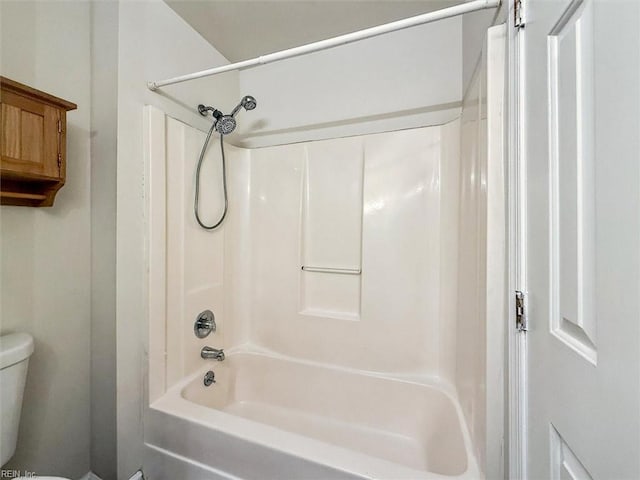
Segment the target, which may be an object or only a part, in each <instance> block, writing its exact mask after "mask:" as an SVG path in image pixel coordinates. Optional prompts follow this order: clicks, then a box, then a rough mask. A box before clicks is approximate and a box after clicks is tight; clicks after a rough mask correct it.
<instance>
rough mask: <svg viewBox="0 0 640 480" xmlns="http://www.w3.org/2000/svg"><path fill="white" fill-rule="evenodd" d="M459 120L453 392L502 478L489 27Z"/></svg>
mask: <svg viewBox="0 0 640 480" xmlns="http://www.w3.org/2000/svg"><path fill="white" fill-rule="evenodd" d="M482 55H483V56H482V61H481V62H480V63H479V64H478V66H477V68H476V71H475V73H474V75H473V77H472V79H471V84H470V87H469V90H468V91H467V95H466V96H465V98H464V101H463V108H462V118H461V152H460V198H459V202H460V204H459V206H460V210H459V222H460V223H459V240H458V252H459V253H458V284H457V286H458V291H459V292H460V293H459V295H458V309H457V334H456V340H457V346H456V387H457V390H458V396H459V399H460V405H461V407H462V410H463V412H464V414H465V418H466V420H467V425H468V427H469V429H470V431H471V435H472V438H473V440H474V446H475V448H476V455H477V458H478V463H479V465H480V466H481V468H482V469H483V471H484V472H485V473H486V475H487V478H502V472H503V470H502V469H503V460H504V458H503V453H502V446H503V434H504V416H503V414H504V410H503V408H504V371H505V365H506V357H505V353H504V352H505V350H504V348H505V346H504V343H505V325H506V321H507V318H508V315H507V311H506V306H507V304H506V301H507V299H506V297H505V294H504V292H505V291H506V289H507V283H506V243H505V239H506V214H505V205H506V196H505V163H504V148H505V147H504V145H505V136H504V117H503V108H504V78H505V77H504V72H505V36H504V28H503V27H502V26H497V27H492V28H491V29H490V30H489V41H488V42H485V46H484V48H483V50H482Z"/></svg>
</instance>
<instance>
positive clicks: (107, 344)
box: [91, 2, 118, 480]
mask: <svg viewBox="0 0 640 480" xmlns="http://www.w3.org/2000/svg"><path fill="white" fill-rule="evenodd" d="M117 65H118V2H92V3H91V469H92V471H93V472H94V473H95V474H97V475H98V476H99V477H100V478H101V479H102V480H115V478H116V470H117V465H118V463H117V448H116V443H117V439H116V311H115V309H116V145H117V138H116V136H117V105H118V102H117V100H118V98H117V95H118V85H117V83H118V68H117Z"/></svg>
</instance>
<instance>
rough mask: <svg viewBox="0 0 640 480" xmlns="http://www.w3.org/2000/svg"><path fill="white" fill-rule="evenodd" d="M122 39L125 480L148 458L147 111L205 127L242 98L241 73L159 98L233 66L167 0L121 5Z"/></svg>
mask: <svg viewBox="0 0 640 480" xmlns="http://www.w3.org/2000/svg"><path fill="white" fill-rule="evenodd" d="M118 22H119V35H118V65H117V69H118V85H117V88H118V130H117V132H118V137H117V138H118V144H117V156H118V168H117V225H116V227H117V240H116V248H117V253H116V262H117V271H116V278H117V290H116V298H117V301H116V317H117V358H118V365H117V376H118V392H117V415H118V417H117V418H118V420H117V422H118V423H117V425H118V476H119V478H129V476H130V475H131V474H132V473H133V472H134V471H135V470H136V469H137V468H138V467H139V466H140V465H141V462H142V461H143V458H144V445H143V428H142V414H141V412H142V411H143V410H144V405H145V404H147V392H146V390H145V386H146V384H147V382H146V375H147V372H146V365H147V356H146V355H147V349H148V332H149V330H148V328H149V327H148V324H147V320H146V318H147V313H146V312H147V308H148V305H147V301H146V299H147V295H146V293H147V292H146V284H147V277H146V274H147V269H146V258H147V254H148V251H147V249H146V243H145V239H146V228H147V221H148V217H147V213H148V212H146V211H145V199H146V195H147V193H148V192H147V187H148V183H147V182H148V174H149V172H148V171H145V163H144V148H145V146H144V144H143V119H144V114H143V110H144V106H145V105H155V106H157V107H159V108H160V109H162V110H163V111H165V112H167V114H169V115H170V116H171V117H173V118H177V119H179V120H181V121H183V122H185V123H187V124H189V125H192V126H197V127H198V128H200V129H202V130H204V129H206V128H208V126H209V125H210V121H209V120H208V119H205V118H203V117H201V116H200V115H199V114H198V113H197V110H196V106H197V105H198V104H199V103H207V104H213V105H215V106H218V107H221V108H222V109H224V110H227V109H230V108H232V107H233V106H234V105H235V103H237V101H238V98H239V96H240V95H239V93H238V77H237V74H235V73H231V74H226V75H223V76H220V77H217V78H214V79H201V80H196V81H193V82H189V83H187V84H182V85H175V86H172V87H166V88H165V89H163V90H161V91H159V92H157V93H154V92H151V91H149V90H148V89H147V88H146V82H147V81H150V80H156V79H161V78H166V77H171V76H175V75H178V74H181V73H186V72H191V71H197V70H202V69H205V68H208V67H211V66H215V65H222V64H225V63H228V62H227V61H226V60H225V59H224V57H222V55H220V54H219V53H218V52H217V51H216V50H215V49H214V48H213V47H211V45H210V44H209V43H207V42H206V41H205V40H204V39H202V37H200V36H199V35H198V34H197V33H196V32H195V31H193V30H192V29H191V28H190V27H189V26H188V25H187V24H186V23H185V22H184V21H183V20H182V19H181V18H180V17H178V15H177V14H175V13H174V12H173V11H172V10H171V9H170V8H169V7H168V6H167V5H166V4H164V3H163V2H161V1H150V2H123V3H121V4H120V8H119V14H118Z"/></svg>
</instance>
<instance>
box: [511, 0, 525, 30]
mask: <svg viewBox="0 0 640 480" xmlns="http://www.w3.org/2000/svg"><path fill="white" fill-rule="evenodd" d="M523 3H524V0H513V26H514V27H515V28H517V29H520V28H524V15H523V13H522V10H523V8H524V7H523Z"/></svg>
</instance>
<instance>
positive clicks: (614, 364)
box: [519, 0, 640, 480]
mask: <svg viewBox="0 0 640 480" xmlns="http://www.w3.org/2000/svg"><path fill="white" fill-rule="evenodd" d="M523 3H524V6H525V10H524V13H525V21H526V25H525V27H524V29H523V30H521V32H520V33H519V36H520V38H521V39H522V40H523V42H524V43H523V50H522V52H523V54H522V57H521V61H522V62H524V63H523V65H524V74H523V83H522V86H521V88H522V92H523V99H524V100H523V105H522V108H523V116H522V118H523V122H522V125H521V129H522V130H521V132H522V135H523V144H522V145H523V147H522V150H521V152H522V154H523V162H524V165H525V169H524V171H525V172H526V173H525V175H526V177H525V182H524V185H525V187H524V188H525V190H526V194H525V199H526V207H525V212H526V213H525V216H526V218H525V225H526V227H525V231H526V233H525V242H526V243H525V251H526V255H525V257H526V258H525V259H524V261H525V264H524V269H525V278H526V285H525V288H526V293H527V296H526V301H527V311H528V320H529V324H530V325H529V329H530V330H529V332H528V333H526V335H527V351H528V360H527V365H528V417H527V418H528V434H527V437H526V438H527V445H528V447H527V462H526V469H527V474H528V478H529V479H530V480H533V479H535V480H537V479H540V480H543V479H544V480H547V479H563V480H564V479H603V480H622V479H640V420H639V417H640V415H639V414H640V395H639V383H640V34H639V32H640V29H639V26H638V25H639V24H640V0H626V1H624V0H622V1H614V0H581V1H567V0H523Z"/></svg>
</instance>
